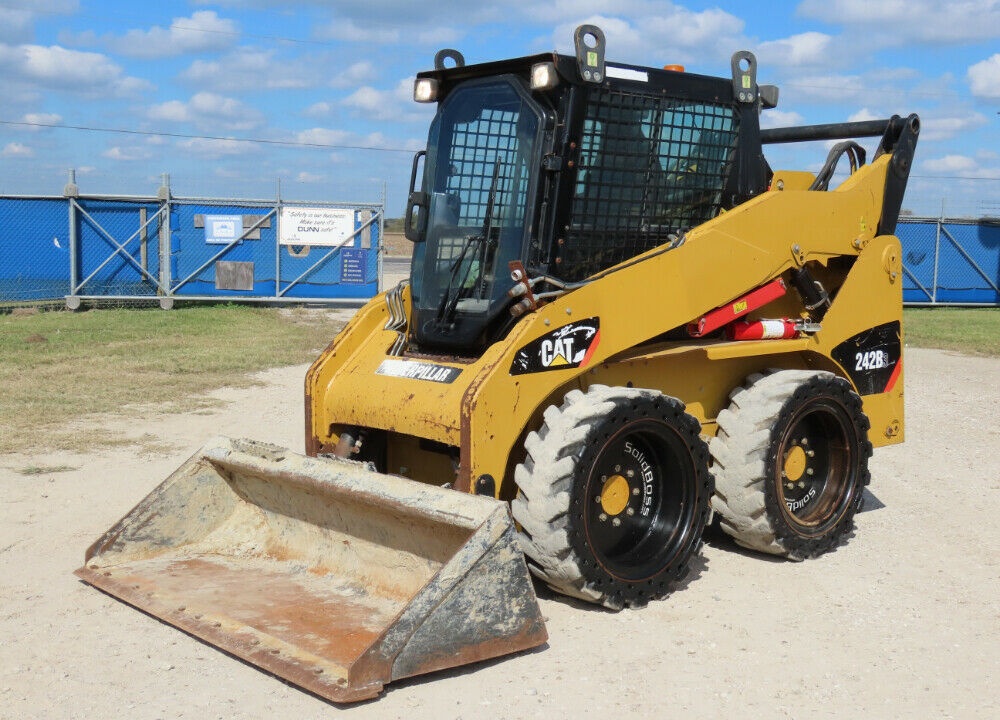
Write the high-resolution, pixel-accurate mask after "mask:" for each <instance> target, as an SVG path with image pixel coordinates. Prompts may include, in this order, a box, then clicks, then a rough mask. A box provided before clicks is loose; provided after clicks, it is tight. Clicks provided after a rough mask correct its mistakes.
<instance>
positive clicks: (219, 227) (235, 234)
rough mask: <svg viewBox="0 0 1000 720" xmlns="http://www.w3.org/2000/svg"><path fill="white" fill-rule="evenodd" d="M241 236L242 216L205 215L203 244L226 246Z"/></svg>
mask: <svg viewBox="0 0 1000 720" xmlns="http://www.w3.org/2000/svg"><path fill="white" fill-rule="evenodd" d="M242 234H243V216H242V215H206V216H205V242H207V243H213V244H216V245H228V244H229V243H231V242H236V241H237V240H239V238H240V236H241V235H242Z"/></svg>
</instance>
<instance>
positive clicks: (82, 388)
mask: <svg viewBox="0 0 1000 720" xmlns="http://www.w3.org/2000/svg"><path fill="white" fill-rule="evenodd" d="M342 325H343V322H341V321H335V320H332V319H331V318H330V316H329V314H328V313H325V312H320V311H313V310H307V309H277V308H263V307H251V306H245V305H215V306H192V307H182V308H179V309H175V310H171V311H169V312H165V311H162V310H159V309H113V310H91V311H89V312H83V313H69V312H42V313H38V314H35V315H17V314H10V315H0V397H3V402H2V403H0V429H2V432H0V454H3V453H11V452H17V451H27V450H32V449H39V448H56V449H83V448H86V447H89V446H91V445H94V444H100V442H101V440H102V438H101V435H102V433H101V429H100V428H94V429H93V430H84V431H79V430H75V431H74V432H73V433H69V432H67V431H66V429H65V427H66V425H67V424H68V423H70V422H72V421H73V420H76V419H77V418H80V417H81V416H84V415H88V414H91V413H108V412H115V411H118V410H120V409H121V408H122V407H123V406H126V405H135V404H160V405H163V406H165V407H170V408H171V409H186V408H191V407H199V406H202V407H203V406H204V402H205V399H204V398H203V397H201V396H202V395H203V394H204V393H206V392H208V391H210V390H214V389H216V388H219V387H224V386H230V387H245V386H248V385H249V384H251V383H252V382H253V381H252V379H251V378H250V377H248V374H249V373H252V372H255V371H259V370H264V369H267V368H270V367H279V366H282V365H293V364H297V363H303V362H308V361H310V360H312V359H313V358H315V356H316V354H317V353H318V352H319V350H320V349H321V348H323V347H325V346H326V345H327V343H329V341H330V340H331V339H332V338H333V336H334V335H335V334H336V332H337V330H339V328H340V327H341V326H342ZM81 433H82V436H81Z"/></svg>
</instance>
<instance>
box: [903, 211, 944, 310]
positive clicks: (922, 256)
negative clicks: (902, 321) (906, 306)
mask: <svg viewBox="0 0 1000 720" xmlns="http://www.w3.org/2000/svg"><path fill="white" fill-rule="evenodd" d="M896 236H897V237H898V238H899V242H900V243H901V244H902V246H903V268H904V270H905V271H904V272H903V302H904V303H929V302H933V300H934V253H935V248H934V246H935V242H936V237H937V224H936V223H934V224H931V223H927V222H919V223H917V222H906V223H903V222H900V223H899V224H898V225H896Z"/></svg>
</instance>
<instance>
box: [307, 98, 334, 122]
mask: <svg viewBox="0 0 1000 720" xmlns="http://www.w3.org/2000/svg"><path fill="white" fill-rule="evenodd" d="M302 114H303V115H305V116H306V117H311V118H325V117H329V116H330V115H331V114H333V105H331V104H330V103H328V102H325V101H324V102H318V103H313V104H312V105H310V106H309V107H307V108H306V109H305V110H303V111H302Z"/></svg>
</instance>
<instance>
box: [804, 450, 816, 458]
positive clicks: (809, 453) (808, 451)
mask: <svg viewBox="0 0 1000 720" xmlns="http://www.w3.org/2000/svg"><path fill="white" fill-rule="evenodd" d="M806 455H808V456H809V457H813V456H814V455H816V451H815V450H806Z"/></svg>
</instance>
